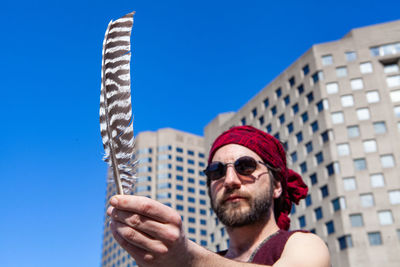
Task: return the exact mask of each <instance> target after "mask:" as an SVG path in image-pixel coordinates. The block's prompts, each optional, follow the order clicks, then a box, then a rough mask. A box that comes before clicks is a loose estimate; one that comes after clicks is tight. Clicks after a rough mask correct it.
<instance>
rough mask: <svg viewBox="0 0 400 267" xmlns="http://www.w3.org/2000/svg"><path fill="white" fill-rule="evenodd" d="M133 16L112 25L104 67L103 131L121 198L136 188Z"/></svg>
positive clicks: (112, 172)
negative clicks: (132, 85)
mask: <svg viewBox="0 0 400 267" xmlns="http://www.w3.org/2000/svg"><path fill="white" fill-rule="evenodd" d="M133 14H134V12H132V13H129V14H127V15H125V16H124V17H122V18H119V19H117V20H116V21H110V23H109V24H108V27H107V30H106V33H105V36H104V41H103V60H102V67H101V94H100V131H101V137H102V140H103V146H104V151H105V156H104V161H106V162H107V163H108V164H109V166H110V168H111V172H109V173H111V174H112V175H111V176H112V178H113V180H114V181H115V184H116V188H117V193H118V194H130V193H131V192H132V191H133V187H134V184H135V165H136V163H135V162H134V152H135V149H134V145H135V142H134V136H133V125H132V122H133V115H132V104H131V78H130V60H131V42H130V39H131V32H132V26H133Z"/></svg>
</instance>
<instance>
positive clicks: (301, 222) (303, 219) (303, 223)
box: [299, 215, 306, 228]
mask: <svg viewBox="0 0 400 267" xmlns="http://www.w3.org/2000/svg"><path fill="white" fill-rule="evenodd" d="M299 225H300V227H301V228H303V227H305V226H306V217H305V216H304V215H302V216H300V217H299Z"/></svg>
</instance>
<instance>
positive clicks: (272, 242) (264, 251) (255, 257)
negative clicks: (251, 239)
mask: <svg viewBox="0 0 400 267" xmlns="http://www.w3.org/2000/svg"><path fill="white" fill-rule="evenodd" d="M297 232H302V233H309V232H308V231H304V230H296V231H290V232H288V231H284V230H279V231H278V232H276V233H275V234H272V235H271V236H269V237H267V238H266V239H265V240H264V241H263V242H262V243H261V244H260V245H259V246H258V248H257V249H256V250H255V251H254V252H253V254H252V255H251V256H250V259H249V261H248V262H251V263H258V264H264V265H273V264H274V263H275V262H277V261H278V260H279V259H280V257H281V255H282V252H283V249H284V248H285V245H286V242H287V241H288V239H289V238H290V236H291V235H292V234H294V233H297Z"/></svg>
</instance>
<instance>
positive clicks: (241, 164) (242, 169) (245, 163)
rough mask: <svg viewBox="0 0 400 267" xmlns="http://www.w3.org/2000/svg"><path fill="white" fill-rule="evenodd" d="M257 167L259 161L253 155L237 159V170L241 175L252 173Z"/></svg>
mask: <svg viewBox="0 0 400 267" xmlns="http://www.w3.org/2000/svg"><path fill="white" fill-rule="evenodd" d="M256 169H257V161H256V160H255V159H253V158H251V157H241V158H239V159H237V160H236V161H235V170H236V171H237V172H238V173H239V174H241V175H250V174H252V173H253V172H254V171H255V170H256Z"/></svg>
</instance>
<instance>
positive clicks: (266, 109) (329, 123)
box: [204, 21, 400, 267]
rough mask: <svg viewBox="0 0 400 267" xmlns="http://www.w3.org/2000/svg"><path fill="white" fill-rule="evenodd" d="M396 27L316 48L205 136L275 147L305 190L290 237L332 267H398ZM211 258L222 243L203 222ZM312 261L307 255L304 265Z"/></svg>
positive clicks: (399, 38) (215, 227)
mask: <svg viewBox="0 0 400 267" xmlns="http://www.w3.org/2000/svg"><path fill="white" fill-rule="evenodd" d="M399 62H400V21H394V22H390V23H385V24H379V25H374V26H369V27H364V28H358V29H354V30H352V31H350V32H349V33H348V34H347V35H346V36H344V37H343V38H341V39H340V40H337V41H333V42H328V43H323V44H318V45H314V46H313V47H312V48H311V49H310V50H308V51H307V52H306V53H305V54H304V55H302V56H301V57H300V58H299V59H298V60H296V61H295V62H294V63H293V64H292V65H291V66H289V67H288V68H287V69H286V70H284V71H283V72H282V73H281V74H280V75H279V76H278V77H277V78H276V79H275V80H273V81H272V82H271V83H270V84H268V85H267V86H266V87H265V88H264V89H262V91H261V92H259V93H258V94H257V95H256V96H255V97H254V98H253V99H251V100H250V101H249V102H248V103H246V104H245V105H244V106H243V107H242V108H241V109H240V110H239V111H237V112H230V113H223V114H220V115H218V116H217V117H216V118H215V119H214V120H213V121H212V122H210V123H209V124H208V125H207V126H206V127H205V130H204V134H205V148H206V151H208V149H209V148H210V145H211V143H212V141H213V140H214V139H215V138H216V137H217V136H218V135H219V134H220V133H221V132H223V131H224V130H227V129H229V128H230V127H232V126H237V125H252V126H255V127H257V128H259V129H262V130H264V131H266V132H268V133H270V134H272V135H273V136H275V137H277V138H278V139H279V140H281V141H282V142H283V143H284V145H285V146H286V149H287V154H288V158H289V159H288V165H289V167H290V168H292V169H294V170H296V171H297V172H299V173H301V174H302V176H303V179H304V180H305V182H306V183H307V185H308V186H309V194H308V196H307V198H306V199H305V200H304V201H302V202H301V203H300V205H299V206H295V207H294V208H293V210H292V213H291V221H292V226H291V228H292V229H297V228H302V229H306V230H310V231H311V232H314V233H316V234H317V235H319V236H320V237H321V238H322V239H323V240H324V241H325V242H326V244H327V245H328V247H329V250H330V253H331V257H332V265H333V266H341V267H347V266H389V267H390V266H393V267H394V266H399V265H400V253H398V252H399V251H400V70H399V69H400V66H399ZM210 223H211V225H210V227H211V228H210V229H211V230H210V231H211V232H210V239H209V241H210V242H209V246H208V247H209V248H210V249H211V250H222V249H225V248H226V247H227V246H228V244H229V239H228V236H227V235H226V233H225V230H224V228H223V226H222V225H221V224H220V223H219V222H218V220H215V219H213V220H210ZM310 256H312V255H310Z"/></svg>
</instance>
